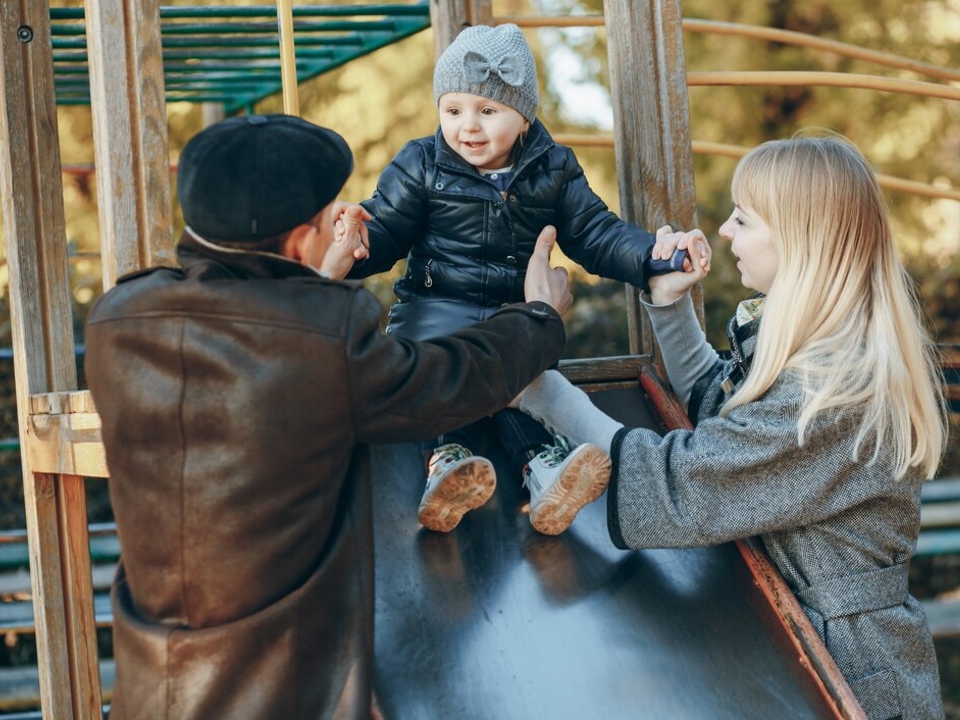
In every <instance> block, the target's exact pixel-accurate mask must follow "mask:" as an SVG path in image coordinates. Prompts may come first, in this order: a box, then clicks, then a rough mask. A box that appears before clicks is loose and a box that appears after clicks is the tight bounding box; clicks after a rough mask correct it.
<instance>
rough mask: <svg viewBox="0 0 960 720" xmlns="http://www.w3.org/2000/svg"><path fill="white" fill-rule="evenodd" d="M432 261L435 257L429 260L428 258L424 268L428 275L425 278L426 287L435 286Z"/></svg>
mask: <svg viewBox="0 0 960 720" xmlns="http://www.w3.org/2000/svg"><path fill="white" fill-rule="evenodd" d="M431 263H433V258H430V259H429V260H427V264H426V265H425V266H424V268H423V272H424V274H425V275H426V277H425V278H424V279H423V285H424V287H428V288H429V287H433V278H432V277H430V265H431Z"/></svg>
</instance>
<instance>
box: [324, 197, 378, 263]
mask: <svg viewBox="0 0 960 720" xmlns="http://www.w3.org/2000/svg"><path fill="white" fill-rule="evenodd" d="M348 210H349V211H350V212H349V213H347V211H348ZM330 215H331V217H332V218H333V237H334V239H335V240H336V241H337V242H342V241H343V239H344V236H345V235H346V234H347V233H348V232H352V231H353V230H354V229H356V230H358V231H359V233H360V236H359V240H360V243H359V245H356V247H355V249H354V252H353V259H354V260H364V259H366V258H368V257H370V231H369V230H368V229H367V226H366V225H365V223H367V222H369V221H371V220H373V215H371V214H370V213H368V212H367V211H366V209H364V207H363V206H362V205H358V204H356V203H349V202H345V201H343V200H338V201H337V202H335V203H334V204H333V211H332V212H331V213H330ZM348 218H349V219H348ZM358 221H359V225H357V222H358ZM348 223H349V226H348Z"/></svg>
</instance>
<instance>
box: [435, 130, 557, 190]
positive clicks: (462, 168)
mask: <svg viewBox="0 0 960 720" xmlns="http://www.w3.org/2000/svg"><path fill="white" fill-rule="evenodd" d="M434 145H435V147H436V151H435V154H434V162H436V164H437V165H441V166H443V167H445V168H448V169H451V170H456V171H458V172H461V173H467V174H471V175H476V176H477V177H481V175H480V173H479V171H478V170H477V169H476V168H475V167H474V166H473V165H471V164H470V163H468V162H467V161H466V160H464V159H463V158H462V157H460V156H459V155H457V153H456V152H455V151H454V150H453V149H451V148H450V146H449V145H447V141H446V140H444V139H443V133H442V132H441V130H440V128H437V133H436V135H435V136H434ZM554 145H556V143H555V142H554V141H553V138H552V137H550V133H549V132H547V129H546V128H545V127H544V126H543V123H542V122H540V121H539V120H534V121H533V124H532V125H530V129H529V130H528V131H527V135H526V137H525V138H524V140H523V149H522V150H521V151H520V157H519V159H518V160H517V162H516V164H515V165H514V168H513V172H514V176H516V175H519V174H520V172H521V171H522V170H523V169H524V168H525V167H526V166H527V165H529V164H530V163H531V162H533V161H534V160H536V159H537V158H538V157H540V156H541V155H543V154H544V153H545V152H547V151H548V150H550V149H551V148H552V147H553V146H554Z"/></svg>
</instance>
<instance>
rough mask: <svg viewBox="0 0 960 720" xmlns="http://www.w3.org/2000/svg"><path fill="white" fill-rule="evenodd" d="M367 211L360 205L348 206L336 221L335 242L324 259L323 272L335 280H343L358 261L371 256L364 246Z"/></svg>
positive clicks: (342, 210)
mask: <svg viewBox="0 0 960 720" xmlns="http://www.w3.org/2000/svg"><path fill="white" fill-rule="evenodd" d="M364 214H365V211H364V209H363V208H362V207H360V206H359V205H347V206H346V207H344V208H340V216H339V218H338V219H337V220H336V224H335V227H336V232H335V233H334V241H333V243H331V245H330V247H329V248H328V249H327V253H326V255H324V257H323V264H322V265H321V266H320V270H321V272H323V273H325V274H326V275H327V276H328V277H331V278H333V279H334V280H342V279H343V278H345V277H346V276H347V273H349V272H350V268H352V267H353V263H354V262H355V261H356V260H359V259H361V258H365V257H367V256H368V255H369V253H367V249H366V247H365V246H364V244H363V238H362V231H363V230H366V226H365V225H364V224H363V217H364Z"/></svg>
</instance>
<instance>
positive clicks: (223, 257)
mask: <svg viewBox="0 0 960 720" xmlns="http://www.w3.org/2000/svg"><path fill="white" fill-rule="evenodd" d="M177 259H178V260H179V261H180V266H181V267H182V268H183V269H184V270H186V271H187V273H188V274H189V273H191V272H196V271H201V266H202V265H204V264H205V263H209V262H211V261H213V262H215V263H216V264H217V265H219V266H220V267H223V268H225V269H227V270H228V271H229V272H230V274H231V275H234V276H235V277H242V278H258V279H263V278H286V277H322V275H320V273H318V272H317V271H316V270H314V269H313V268H311V267H307V266H306V265H301V264H300V263H298V262H297V261H296V260H291V259H290V258H287V257H284V256H283V255H276V254H274V253H267V252H258V251H255V250H238V249H235V248H228V247H224V246H222V245H217V244H215V243H212V242H210V241H209V240H205V239H204V238H202V237H200V236H199V235H197V233H195V232H194V231H193V230H191V229H190V228H189V227H188V228H185V229H184V232H183V236H182V237H181V238H180V242H179V243H177Z"/></svg>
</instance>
